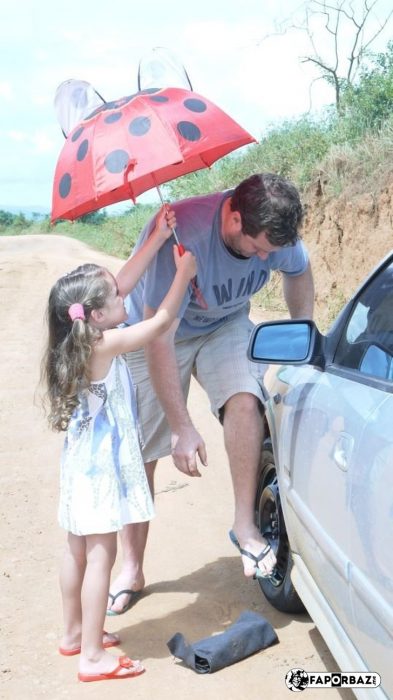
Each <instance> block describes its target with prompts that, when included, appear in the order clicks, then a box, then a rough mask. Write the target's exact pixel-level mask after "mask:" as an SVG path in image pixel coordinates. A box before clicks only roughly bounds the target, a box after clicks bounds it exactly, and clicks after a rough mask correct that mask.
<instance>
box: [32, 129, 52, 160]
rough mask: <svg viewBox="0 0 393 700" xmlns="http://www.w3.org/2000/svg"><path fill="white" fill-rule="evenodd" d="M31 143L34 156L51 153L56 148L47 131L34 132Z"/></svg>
mask: <svg viewBox="0 0 393 700" xmlns="http://www.w3.org/2000/svg"><path fill="white" fill-rule="evenodd" d="M31 143H32V145H33V151H34V153H36V154H40V153H51V152H53V151H54V150H55V148H56V143H55V140H54V139H53V138H52V137H51V136H50V135H48V130H47V129H45V130H44V129H40V130H38V131H35V132H34V133H33V135H32V137H31Z"/></svg>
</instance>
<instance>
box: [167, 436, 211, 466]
mask: <svg viewBox="0 0 393 700" xmlns="http://www.w3.org/2000/svg"><path fill="white" fill-rule="evenodd" d="M197 454H198V456H199V459H200V460H201V462H202V464H203V465H204V466H205V467H206V466H207V454H206V446H205V443H204V441H203V439H202V437H201V436H200V434H199V433H198V431H197V430H195V428H194V426H193V425H190V426H188V427H186V428H183V429H182V431H181V432H179V434H176V433H172V459H173V461H174V463H175V466H176V467H177V468H178V469H179V471H181V472H183V473H184V474H187V475H188V476H202V474H201V473H200V472H199V471H198V467H197V460H196V456H197Z"/></svg>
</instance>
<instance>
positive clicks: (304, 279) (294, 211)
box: [108, 173, 314, 614]
mask: <svg viewBox="0 0 393 700" xmlns="http://www.w3.org/2000/svg"><path fill="white" fill-rule="evenodd" d="M171 207H172V208H173V209H174V211H175V213H176V220H177V227H176V228H177V233H178V236H179V239H180V240H181V242H182V244H183V245H184V247H185V248H186V249H187V250H191V251H192V252H193V253H194V255H195V256H196V258H197V263H198V276H197V280H196V281H197V284H198V288H199V290H200V292H202V295H203V297H204V299H203V301H202V302H201V301H200V300H199V301H198V303H197V297H196V295H195V292H193V290H192V288H190V291H189V295H188V297H187V298H186V299H185V301H184V303H183V306H182V308H181V310H180V313H179V318H178V319H177V320H176V321H175V322H174V324H173V326H172V327H171V329H170V330H169V331H168V332H167V333H165V334H164V335H161V336H160V337H159V338H157V339H156V340H154V341H153V342H151V343H150V345H149V347H148V348H147V349H146V359H145V357H144V356H143V353H131V354H130V356H129V357H128V361H129V366H130V368H131V371H132V375H133V379H134V382H135V385H136V391H137V398H138V410H139V419H140V423H141V430H142V433H143V440H144V447H143V456H144V461H145V466H146V471H147V475H148V479H149V483H150V486H151V488H152V490H153V474H154V469H155V465H156V462H157V459H159V458H160V457H164V456H166V455H168V454H172V457H173V461H174V463H175V465H176V467H177V468H178V469H179V470H180V471H182V472H184V473H185V474H188V475H189V476H200V472H199V469H198V462H197V456H198V457H199V459H200V461H201V462H202V464H206V463H207V457H206V448H205V444H204V441H203V438H202V437H201V435H200V434H199V433H198V431H197V430H196V429H195V427H194V425H193V424H192V421H191V418H190V416H189V414H188V411H187V407H186V398H187V394H188V388H189V383H190V378H191V374H192V373H193V374H194V376H195V377H196V379H197V380H198V381H199V383H200V384H201V385H202V387H203V388H204V389H205V391H206V392H207V394H208V396H209V399H210V402H211V407H212V411H213V412H214V413H215V415H216V416H217V418H219V419H220V421H221V422H222V424H223V428H224V441H225V449H226V451H227V454H228V459H229V465H230V469H231V476H232V483H233V489H234V496H235V514H234V521H233V526H232V527H233V529H232V530H231V533H230V536H231V539H232V541H233V542H234V544H235V545H236V546H237V547H238V549H239V550H240V552H241V555H242V562H243V567H244V573H245V575H246V576H253V575H258V576H266V575H268V574H270V573H271V571H272V569H273V568H274V565H275V556H274V554H273V551H272V550H271V549H270V548H268V547H267V546H266V545H267V543H266V541H265V540H264V539H263V538H262V536H261V534H260V532H259V530H258V529H257V527H256V526H255V524H254V518H253V512H254V499H255V493H256V482H257V471H258V465H259V459H260V452H261V444H262V441H263V434H262V433H263V426H262V420H261V411H263V394H262V390H261V384H262V381H263V374H264V371H265V369H266V367H264V366H262V365H258V364H254V363H251V362H249V361H248V359H247V347H248V341H249V336H250V333H251V330H252V327H253V324H252V323H251V321H250V320H249V318H248V314H249V309H250V303H249V300H250V297H251V296H252V295H253V294H254V293H255V292H257V291H258V290H259V289H260V288H261V287H263V286H264V285H265V284H266V283H267V281H268V279H269V275H270V271H271V270H280V271H281V272H282V276H283V290H284V296H285V300H286V304H287V306H288V310H289V313H290V315H291V317H292V318H305V317H306V318H311V317H312V313H313V300H314V287H313V280H312V274H311V269H310V264H309V260H308V254H307V251H306V249H305V247H304V245H303V243H302V242H301V241H300V239H299V233H298V232H299V227H300V224H301V221H302V206H301V203H300V199H299V194H298V192H297V190H296V188H295V187H294V186H293V185H292V184H291V183H289V182H288V181H286V180H284V179H283V178H281V177H279V176H277V175H273V174H271V173H263V174H259V175H252V176H251V177H249V178H247V179H246V180H244V181H243V182H241V183H240V184H239V185H238V186H237V187H236V188H235V189H234V190H232V191H226V192H220V193H214V194H209V195H206V196H199V197H193V198H191V199H188V200H183V201H180V202H177V203H175V204H173V205H172V204H171ZM152 225H153V223H152V222H150V224H148V225H147V227H145V230H144V231H143V232H142V235H141V237H140V242H141V241H142V240H143V239H144V238H145V236H146V235H148V234H149V232H150V230H151V228H152ZM140 242H139V243H138V245H139V244H140ZM173 273H174V271H173V256H172V251H171V244H170V243H166V244H165V245H164V246H163V247H162V248H161V250H160V252H159V253H158V255H157V257H156V258H155V260H154V261H153V263H152V264H151V266H150V268H149V270H148V272H147V273H146V275H145V279H144V281H143V282H144V284H141V286H140V288H139V290H138V294H135V293H134V294H133V296H132V298H130V299H129V301H130V304H131V312H130V321H134V320H136V319H140V318H141V317H142V314H143V313H144V315H145V317H150V316H151V315H152V314H154V311H155V309H156V308H157V307H158V305H159V303H160V300H161V299H162V297H163V296H164V294H165V292H166V289H167V288H168V286H169V284H170V281H171V279H172V278H173ZM205 307H207V308H205ZM152 385H153V386H154V390H155V391H154V390H153V388H152ZM157 397H158V399H159V401H157ZM161 406H162V408H161ZM147 534H148V526H147V524H146V523H141V524H138V525H129V526H126V527H125V528H124V529H123V531H122V533H121V543H122V548H123V568H122V570H121V572H120V575H119V576H118V578H117V579H116V581H115V582H114V583H113V585H112V587H111V593H110V599H109V603H108V608H109V613H108V614H120V613H123V612H125V611H126V610H128V609H129V607H130V606H131V605H132V603H133V602H134V600H135V597H136V594H137V592H139V591H141V590H142V588H143V587H144V583H145V582H144V576H143V568H142V565H143V555H144V550H145V546H146V540H147Z"/></svg>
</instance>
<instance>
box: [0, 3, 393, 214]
mask: <svg viewBox="0 0 393 700" xmlns="http://www.w3.org/2000/svg"><path fill="white" fill-rule="evenodd" d="M357 2H358V0H355V4H356V3H357ZM390 5H391V2H390V0H378V4H377V8H378V16H379V18H383V17H385V16H386V15H387V13H388V11H389V9H390ZM292 13H297V14H296V15H295V16H297V17H298V18H300V17H302V16H303V13H304V4H302V3H300V2H295V1H294V0H245V2H243V3H239V2H238V0H237V1H236V2H235V1H234V0H215V1H214V2H212V0H209V1H207V0H198V2H197V3H185V2H180V0H165V2H164V3H160V2H159V0H155V1H153V0H142V2H136V0H111V2H109V3H100V2H98V1H97V0H95V2H93V1H92V0H78V1H76V0H68V1H67V2H66V3H58V2H56V0H19V2H15V1H14V2H12V3H11V2H7V1H6V0H4V2H3V3H2V13H1V14H2V16H1V22H0V56H1V60H0V154H1V157H0V208H7V207H21V208H22V207H33V208H34V207H36V208H37V209H38V208H40V209H44V210H46V211H48V212H49V211H50V208H51V196H52V180H53V173H54V169H55V165H56V161H57V158H58V155H59V153H60V150H61V148H62V145H63V142H64V139H63V135H62V133H61V130H60V127H59V125H58V123H57V119H56V115H55V111H54V108H53V99H54V95H55V91H56V88H57V86H58V85H59V84H60V83H61V82H63V81H64V80H67V79H69V78H76V79H81V80H86V81H88V82H90V83H91V84H92V85H93V86H94V87H95V88H96V89H97V91H98V92H99V93H100V94H101V95H103V97H104V98H105V99H106V100H107V101H110V100H113V99H117V98H119V97H121V96H123V95H128V94H131V93H132V92H135V91H136V90H137V70H138V63H139V60H140V58H141V57H142V56H144V55H145V54H146V53H147V52H149V51H150V50H151V49H152V48H153V47H155V46H164V47H168V48H169V49H170V50H171V51H172V52H175V53H176V55H177V56H178V58H179V59H180V60H181V61H182V63H183V64H184V65H185V67H186V69H187V71H188V73H189V75H190V78H191V81H192V83H193V88H194V90H195V91H196V92H198V93H200V94H202V95H205V96H206V97H208V98H209V99H211V100H212V101H214V102H216V104H218V105H219V106H220V107H221V108H222V109H224V110H226V111H227V112H228V113H229V114H230V115H231V116H232V117H233V118H234V119H236V120H237V121H238V122H239V123H240V124H241V125H242V126H243V127H245V128H246V129H248V130H249V131H250V132H251V133H252V134H253V135H254V136H255V137H256V138H260V137H261V136H262V135H263V134H264V133H265V132H266V129H267V128H268V127H269V125H271V124H272V123H277V122H279V121H280V120H283V119H286V118H291V117H293V116H296V115H300V114H302V113H304V112H306V111H307V110H308V109H309V105H310V95H309V86H310V84H311V82H312V80H313V77H315V76H316V73H315V72H313V69H312V67H311V66H310V65H307V64H302V63H301V62H300V60H299V58H300V56H302V55H305V54H307V52H308V51H309V50H310V49H309V44H308V43H307V40H306V36H305V34H304V33H301V32H295V31H291V32H289V33H286V34H285V35H284V36H278V35H277V34H276V35H273V34H274V33H275V27H277V23H279V22H282V21H283V20H284V19H286V18H288V17H290V16H291V15H292ZM389 29H390V30H391V29H392V22H391V23H390V24H389V26H388V28H387V29H386V30H385V32H384V34H383V35H382V36H381V38H380V40H379V43H378V45H376V48H377V49H380V50H383V49H384V48H385V46H386V43H387V41H388V39H389V38H390V37H391V35H392V32H391V31H390V32H389ZM318 31H319V30H318V28H317V34H316V36H317V37H318ZM320 31H321V32H322V30H321V29H320ZM269 35H270V36H269ZM320 36H321V37H322V36H323V34H322V33H321V34H320ZM326 49H327V50H328V47H326ZM333 99H334V96H333V94H332V91H331V90H330V88H329V87H328V86H327V85H326V84H325V83H324V82H323V81H318V82H317V83H315V85H314V87H313V92H312V106H313V108H314V109H318V108H320V107H321V106H322V105H324V104H328V103H331V102H333ZM126 206H129V203H127V204H125V205H124V207H123V209H124V208H126Z"/></svg>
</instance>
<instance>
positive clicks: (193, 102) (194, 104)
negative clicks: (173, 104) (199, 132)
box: [183, 97, 207, 112]
mask: <svg viewBox="0 0 393 700" xmlns="http://www.w3.org/2000/svg"><path fill="white" fill-rule="evenodd" d="M183 104H184V106H185V107H187V109H189V110H190V111H191V112H206V110H207V104H206V102H203V101H202V100H198V99H197V98H196V97H189V98H188V99H187V100H184V102H183Z"/></svg>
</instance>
